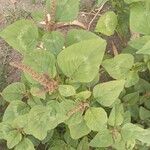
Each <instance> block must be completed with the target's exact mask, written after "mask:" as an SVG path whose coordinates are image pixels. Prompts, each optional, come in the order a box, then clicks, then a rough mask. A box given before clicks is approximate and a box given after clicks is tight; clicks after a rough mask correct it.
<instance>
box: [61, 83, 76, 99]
mask: <svg viewBox="0 0 150 150" xmlns="http://www.w3.org/2000/svg"><path fill="white" fill-rule="evenodd" d="M58 91H59V93H60V94H61V95H62V96H64V97H69V96H73V95H75V94H76V91H75V88H74V87H73V86H71V85H59V88H58Z"/></svg>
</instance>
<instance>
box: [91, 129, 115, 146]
mask: <svg viewBox="0 0 150 150" xmlns="http://www.w3.org/2000/svg"><path fill="white" fill-rule="evenodd" d="M112 144H113V138H112V135H111V133H110V131H109V130H108V129H104V130H103V131H102V132H99V133H98V134H97V135H96V136H95V137H94V138H93V139H92V141H91V142H90V146H92V147H108V146H111V145H112Z"/></svg>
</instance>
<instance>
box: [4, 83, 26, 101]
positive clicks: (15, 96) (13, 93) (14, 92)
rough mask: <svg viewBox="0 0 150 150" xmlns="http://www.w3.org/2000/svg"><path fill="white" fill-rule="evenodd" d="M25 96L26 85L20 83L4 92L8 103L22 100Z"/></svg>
mask: <svg viewBox="0 0 150 150" xmlns="http://www.w3.org/2000/svg"><path fill="white" fill-rule="evenodd" d="M25 94H26V88H25V85H24V84H23V83H20V82H16V83H12V84H10V85H8V86H7V87H6V88H5V89H4V90H3V91H2V96H3V98H4V99H5V100H6V101H8V102H11V101H16V100H22V98H23V97H24V96H25Z"/></svg>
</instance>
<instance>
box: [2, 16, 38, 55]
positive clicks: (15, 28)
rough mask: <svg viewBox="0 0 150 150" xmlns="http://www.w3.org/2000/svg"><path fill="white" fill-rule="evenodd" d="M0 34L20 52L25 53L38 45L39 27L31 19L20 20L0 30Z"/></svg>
mask: <svg viewBox="0 0 150 150" xmlns="http://www.w3.org/2000/svg"><path fill="white" fill-rule="evenodd" d="M0 36H1V37H2V38H3V39H4V40H6V42H7V43H8V44H9V45H10V46H12V47H13V48H14V49H16V50H18V51H19V52H20V53H22V54H25V53H28V52H30V51H31V50H32V49H34V48H35V47H36V44H37V40H38V28H37V26H36V25H35V24H34V23H33V22H32V21H30V20H24V19H23V20H19V21H16V22H15V23H13V24H11V25H9V26H8V27H7V28H6V29H4V30H3V31H2V32H0Z"/></svg>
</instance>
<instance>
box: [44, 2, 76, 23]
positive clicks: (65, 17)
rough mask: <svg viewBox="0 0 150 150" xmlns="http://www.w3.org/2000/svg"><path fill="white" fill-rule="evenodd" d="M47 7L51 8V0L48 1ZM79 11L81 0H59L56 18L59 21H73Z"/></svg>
mask: <svg viewBox="0 0 150 150" xmlns="http://www.w3.org/2000/svg"><path fill="white" fill-rule="evenodd" d="M46 3H47V4H46V5H47V8H48V9H49V10H50V6H51V5H50V3H51V0H47V2H46ZM78 12H79V0H57V3H56V18H55V20H56V21H57V22H66V21H73V20H74V19H76V17H77V15H78Z"/></svg>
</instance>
